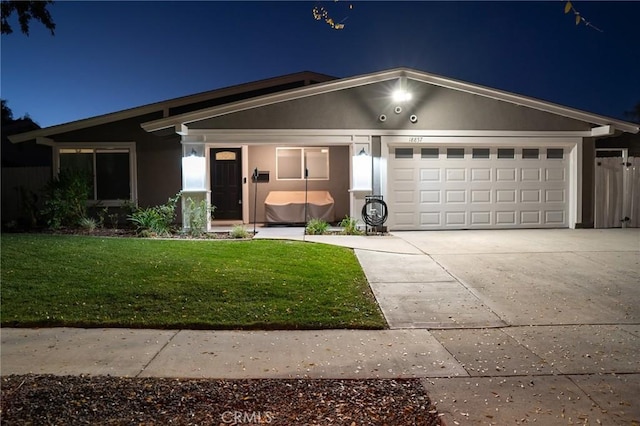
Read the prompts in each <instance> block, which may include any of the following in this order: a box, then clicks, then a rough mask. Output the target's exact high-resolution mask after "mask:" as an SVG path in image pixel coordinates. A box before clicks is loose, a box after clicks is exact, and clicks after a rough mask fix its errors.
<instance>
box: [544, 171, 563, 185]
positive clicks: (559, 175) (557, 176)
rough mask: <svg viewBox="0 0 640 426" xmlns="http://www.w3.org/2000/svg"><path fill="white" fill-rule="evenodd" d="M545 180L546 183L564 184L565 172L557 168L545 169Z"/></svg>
mask: <svg viewBox="0 0 640 426" xmlns="http://www.w3.org/2000/svg"><path fill="white" fill-rule="evenodd" d="M545 180H546V181H547V182H564V180H565V170H564V169H559V168H553V169H549V168H547V169H545Z"/></svg>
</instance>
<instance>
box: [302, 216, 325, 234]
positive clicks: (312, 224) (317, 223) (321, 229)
mask: <svg viewBox="0 0 640 426" xmlns="http://www.w3.org/2000/svg"><path fill="white" fill-rule="evenodd" d="M328 230H329V224H328V223H327V222H326V221H324V220H322V219H315V218H314V219H311V220H309V222H307V228H306V233H307V235H323V234H326V233H327V231H328Z"/></svg>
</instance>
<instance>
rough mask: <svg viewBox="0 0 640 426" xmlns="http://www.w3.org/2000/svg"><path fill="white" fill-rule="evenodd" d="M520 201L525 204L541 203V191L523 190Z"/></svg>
mask: <svg viewBox="0 0 640 426" xmlns="http://www.w3.org/2000/svg"><path fill="white" fill-rule="evenodd" d="M520 201H521V202H523V203H539V202H540V201H542V200H541V195H540V190H539V189H523V190H521V191H520Z"/></svg>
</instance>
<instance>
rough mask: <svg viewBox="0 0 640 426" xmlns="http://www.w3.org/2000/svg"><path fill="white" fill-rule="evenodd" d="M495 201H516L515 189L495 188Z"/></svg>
mask: <svg viewBox="0 0 640 426" xmlns="http://www.w3.org/2000/svg"><path fill="white" fill-rule="evenodd" d="M496 202H497V203H515V202H516V190H515V189H498V190H496Z"/></svg>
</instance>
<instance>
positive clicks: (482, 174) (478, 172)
mask: <svg viewBox="0 0 640 426" xmlns="http://www.w3.org/2000/svg"><path fill="white" fill-rule="evenodd" d="M471 181H472V182H491V169H488V168H487V169H485V168H483V169H475V168H472V169H471Z"/></svg>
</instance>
